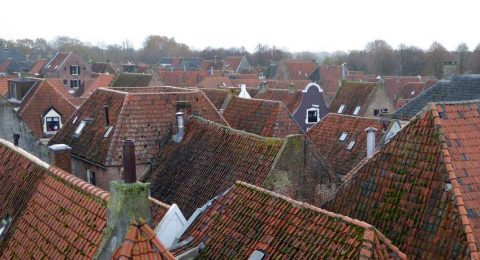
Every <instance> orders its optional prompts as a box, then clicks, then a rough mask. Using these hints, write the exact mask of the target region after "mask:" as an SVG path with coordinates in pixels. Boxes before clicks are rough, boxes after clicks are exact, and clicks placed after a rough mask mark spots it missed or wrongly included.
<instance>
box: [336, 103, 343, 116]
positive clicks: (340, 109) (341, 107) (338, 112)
mask: <svg viewBox="0 0 480 260" xmlns="http://www.w3.org/2000/svg"><path fill="white" fill-rule="evenodd" d="M344 110H345V105H344V104H342V105H340V107H339V108H338V111H337V114H342V113H343V111H344Z"/></svg>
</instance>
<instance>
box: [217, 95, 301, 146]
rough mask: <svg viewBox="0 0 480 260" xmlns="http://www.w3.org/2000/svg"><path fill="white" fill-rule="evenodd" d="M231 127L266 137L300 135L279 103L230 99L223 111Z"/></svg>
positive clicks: (298, 129)
mask: <svg viewBox="0 0 480 260" xmlns="http://www.w3.org/2000/svg"><path fill="white" fill-rule="evenodd" d="M223 116H224V117H225V120H227V122H228V123H229V124H230V126H231V127H233V128H235V129H238V130H244V131H247V132H249V133H253V134H257V135H261V136H266V137H279V138H282V137H285V136H287V135H290V134H301V133H302V130H301V129H300V126H299V125H298V124H297V122H296V121H295V119H293V117H292V115H291V114H290V112H289V111H288V108H287V107H286V106H285V104H284V103H282V102H280V101H272V100H264V99H246V98H239V97H236V96H234V97H232V99H231V100H230V102H229V103H228V105H227V107H226V109H225V111H223Z"/></svg>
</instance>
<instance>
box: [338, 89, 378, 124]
mask: <svg viewBox="0 0 480 260" xmlns="http://www.w3.org/2000/svg"><path fill="white" fill-rule="evenodd" d="M376 90H377V83H374V82H359V81H344V82H343V83H342V86H341V87H340V88H339V89H338V91H337V94H336V95H335V97H334V98H333V100H332V103H331V104H330V108H329V110H330V113H337V112H338V110H339V108H340V106H341V105H344V106H345V108H344V110H343V112H342V114H345V115H353V112H354V111H355V108H356V107H357V106H360V107H361V109H360V111H359V113H358V116H364V115H365V113H366V111H367V108H368V107H369V105H370V103H371V102H372V101H373V99H374V95H375V92H376Z"/></svg>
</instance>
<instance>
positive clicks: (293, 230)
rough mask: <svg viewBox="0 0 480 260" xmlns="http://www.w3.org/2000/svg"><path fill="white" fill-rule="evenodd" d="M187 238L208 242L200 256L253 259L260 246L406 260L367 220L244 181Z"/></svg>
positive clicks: (309, 255)
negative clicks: (307, 202)
mask: <svg viewBox="0 0 480 260" xmlns="http://www.w3.org/2000/svg"><path fill="white" fill-rule="evenodd" d="M187 237H193V241H192V242H190V244H189V245H190V246H196V245H198V244H199V243H200V242H203V243H204V244H205V247H204V249H203V250H202V251H201V252H200V254H199V255H198V257H199V258H222V259H227V258H242V259H247V258H248V257H250V256H251V255H252V253H253V252H254V251H255V250H258V251H260V252H262V253H264V254H265V256H266V258H268V259H270V258H272V259H277V258H279V259H325V258H349V259H352V258H362V256H366V257H368V258H376V259H406V256H405V255H404V254H403V253H402V252H400V251H399V250H398V248H396V247H395V246H393V245H392V244H391V242H390V241H389V240H388V239H385V237H384V236H383V235H382V234H380V232H378V231H377V230H376V229H375V228H373V227H372V226H370V225H369V224H367V223H364V222H360V221H356V220H352V219H350V218H348V217H345V216H341V215H338V214H335V213H332V212H328V211H326V210H323V209H320V208H316V207H313V206H311V205H308V204H306V203H302V202H299V201H295V200H292V199H290V198H287V197H284V196H281V195H278V194H276V193H273V192H270V191H267V190H264V189H261V188H258V187H255V186H253V185H250V184H247V183H243V182H237V183H236V184H235V185H234V186H233V187H232V188H231V189H230V190H229V191H228V192H227V193H226V194H224V195H223V196H221V197H220V198H219V199H218V200H217V201H215V202H214V203H213V205H212V206H210V207H209V208H208V209H207V211H206V212H205V213H203V214H202V215H201V216H200V217H199V218H198V219H197V220H196V221H195V222H194V223H193V225H192V227H191V228H189V230H187V232H186V234H184V235H183V237H182V238H183V239H185V238H187ZM182 238H181V240H182ZM182 249H183V248H182Z"/></svg>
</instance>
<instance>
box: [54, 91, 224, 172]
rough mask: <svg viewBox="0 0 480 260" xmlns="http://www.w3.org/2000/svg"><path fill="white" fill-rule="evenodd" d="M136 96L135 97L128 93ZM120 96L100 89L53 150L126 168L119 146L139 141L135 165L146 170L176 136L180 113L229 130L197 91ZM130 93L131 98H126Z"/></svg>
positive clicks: (56, 140) (59, 136) (121, 93)
mask: <svg viewBox="0 0 480 260" xmlns="http://www.w3.org/2000/svg"><path fill="white" fill-rule="evenodd" d="M130 90H132V91H130ZM130 90H127V89H123V91H117V90H112V89H105V88H99V89H97V90H96V91H95V92H94V93H93V94H92V95H91V96H90V97H89V98H88V99H87V100H86V101H85V103H84V104H83V105H82V106H81V107H80V108H79V109H78V110H77V111H76V113H74V114H73V115H72V116H71V117H70V120H68V121H67V122H66V123H65V124H64V126H63V127H62V129H61V130H60V131H59V132H58V133H57V134H56V135H55V136H54V137H53V138H52V139H51V140H50V143H51V144H67V145H69V146H70V147H72V154H74V155H75V156H77V157H80V158H83V159H86V160H88V161H90V162H93V163H97V164H100V165H103V166H117V165H122V159H121V154H122V153H121V151H122V144H121V140H124V139H127V138H131V139H134V140H135V141H136V143H137V144H139V145H137V146H136V162H137V164H145V163H147V162H148V160H149V159H151V158H153V157H154V156H155V155H156V154H157V153H158V150H159V143H161V142H162V141H165V140H168V139H169V138H170V137H171V134H172V133H173V132H176V128H177V127H176V117H175V113H176V112H177V111H184V112H185V113H186V114H187V115H189V114H192V115H198V116H201V117H204V118H206V119H209V120H212V121H215V122H219V123H222V124H227V123H226V121H225V120H224V119H223V117H222V116H221V115H220V113H219V112H218V111H217V110H216V109H215V107H214V106H213V104H212V103H211V102H210V101H209V100H208V98H207V97H205V95H204V94H203V93H202V92H200V91H198V90H186V89H180V88H169V87H163V88H162V87H150V88H131V89H130ZM125 91H128V92H125ZM104 105H108V106H109V120H110V126H112V127H113V128H112V129H111V131H110V133H109V135H108V136H107V137H104V136H105V134H106V132H107V131H108V128H109V127H106V126H105V113H104ZM89 119H91V120H92V121H91V123H89V124H87V125H86V126H85V127H84V129H83V131H82V133H81V135H80V136H79V137H76V136H75V135H74V132H75V130H76V129H77V127H78V126H79V124H80V123H81V121H86V120H87V121H88V120H89Z"/></svg>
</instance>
